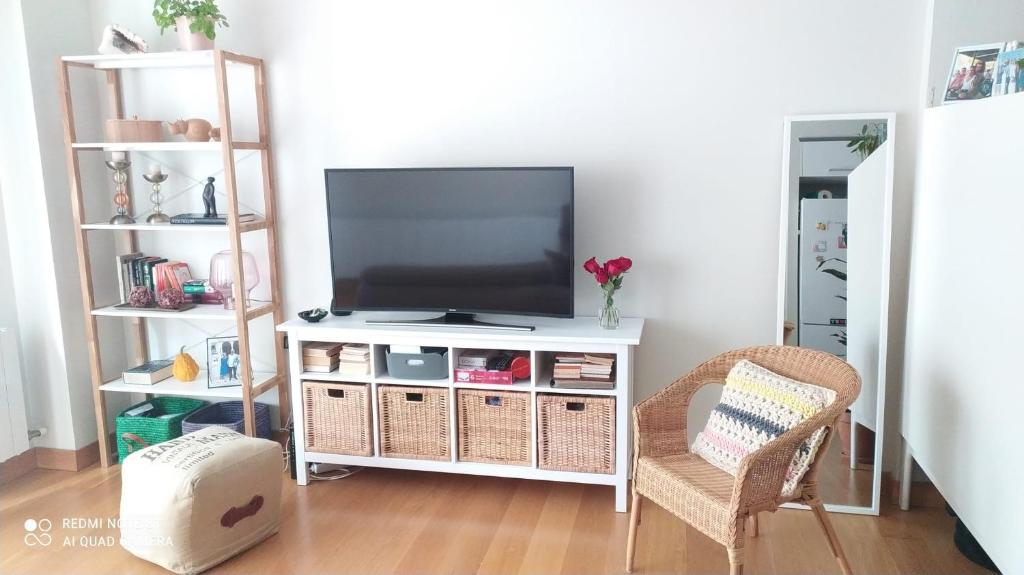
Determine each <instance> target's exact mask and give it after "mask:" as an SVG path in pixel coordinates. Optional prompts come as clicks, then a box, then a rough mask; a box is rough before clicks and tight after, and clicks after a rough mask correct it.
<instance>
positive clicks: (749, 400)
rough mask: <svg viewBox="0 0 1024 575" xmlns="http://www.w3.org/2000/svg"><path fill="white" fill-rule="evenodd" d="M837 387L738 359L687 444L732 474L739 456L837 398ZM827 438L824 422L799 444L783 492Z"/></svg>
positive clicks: (788, 491)
mask: <svg viewBox="0 0 1024 575" xmlns="http://www.w3.org/2000/svg"><path fill="white" fill-rule="evenodd" d="M835 399H836V392H835V391H833V390H831V389H828V388H825V387H820V386H817V385H811V384H809V383H801V382H799V381H794V380H792V379H789V378H787V377H783V376H781V375H779V374H777V373H773V372H771V371H769V370H767V369H765V368H763V367H761V366H759V365H757V364H755V363H753V362H751V361H748V360H745V359H744V360H740V361H739V362H738V363H737V364H736V365H735V366H734V367H733V368H732V369H731V370H730V371H729V375H728V376H727V377H726V379H725V389H724V390H723V391H722V399H721V401H720V402H719V403H718V405H717V406H715V409H714V410H713V411H712V412H711V417H710V418H709V419H708V424H707V426H705V427H704V431H702V432H700V433H698V434H697V439H696V440H695V441H694V442H693V447H692V449H691V450H690V451H691V452H692V453H695V454H697V455H699V456H701V457H703V458H704V459H705V460H706V461H707V462H708V463H710V464H712V465H714V466H715V467H717V468H719V469H721V470H722V471H725V472H726V473H729V474H731V475H734V476H735V475H736V471H737V470H738V469H739V466H740V461H741V460H742V459H743V458H744V457H745V456H746V455H747V454H748V453H751V452H753V451H756V450H758V449H760V448H761V447H763V446H764V445H765V444H767V443H768V442H770V441H772V440H773V439H775V438H776V437H778V436H780V435H782V434H783V433H785V432H787V431H789V430H790V429H792V428H794V427H796V426H797V425H799V424H800V423H802V422H803V421H804V420H806V419H808V418H810V417H812V416H813V415H814V414H816V413H818V412H819V411H821V410H822V409H824V408H825V407H827V406H828V405H829V404H830V403H832V402H833V401H835ZM824 439H825V428H821V429H819V430H817V431H815V432H814V434H813V435H811V437H810V438H808V439H807V440H806V441H804V443H803V444H802V445H800V447H799V448H798V449H797V451H796V454H795V455H794V456H793V462H792V463H791V464H790V466H789V471H787V473H786V480H785V482H784V483H783V486H782V495H784V496H789V495H792V494H793V492H794V491H796V487H797V485H798V484H799V482H800V479H802V478H803V476H804V474H805V473H807V469H808V468H809V467H810V465H811V462H812V461H814V454H815V453H816V452H817V451H818V447H819V446H820V445H821V442H822V441H824Z"/></svg>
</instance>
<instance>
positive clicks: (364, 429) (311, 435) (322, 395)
mask: <svg viewBox="0 0 1024 575" xmlns="http://www.w3.org/2000/svg"><path fill="white" fill-rule="evenodd" d="M302 396H303V397H302V400H303V403H304V408H305V411H306V449H307V450H309V451H314V452H320V453H337V454H341V455H367V456H369V455H373V440H372V439H371V438H372V436H373V434H372V433H371V427H370V390H369V388H368V387H367V386H366V385H365V384H356V383H327V382H322V381H306V382H303V384H302Z"/></svg>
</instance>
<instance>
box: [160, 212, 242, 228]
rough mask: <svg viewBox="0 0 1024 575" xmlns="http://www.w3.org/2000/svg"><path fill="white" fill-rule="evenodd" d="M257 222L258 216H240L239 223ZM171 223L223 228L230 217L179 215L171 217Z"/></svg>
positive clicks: (225, 215)
mask: <svg viewBox="0 0 1024 575" xmlns="http://www.w3.org/2000/svg"><path fill="white" fill-rule="evenodd" d="M255 220H256V214H238V222H239V223H242V224H244V223H247V222H252V221H255ZM171 223H172V224H205V225H211V226H223V225H227V223H228V216H227V214H224V215H223V216H221V215H217V216H210V217H206V216H204V215H203V214H178V215H176V216H171Z"/></svg>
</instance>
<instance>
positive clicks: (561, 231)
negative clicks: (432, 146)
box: [325, 167, 574, 328]
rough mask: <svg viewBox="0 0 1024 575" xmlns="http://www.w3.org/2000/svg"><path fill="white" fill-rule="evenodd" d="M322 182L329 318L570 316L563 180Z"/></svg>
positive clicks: (481, 173)
mask: <svg viewBox="0 0 1024 575" xmlns="http://www.w3.org/2000/svg"><path fill="white" fill-rule="evenodd" d="M325 172H326V173H325V178H326V187H327V212H328V218H329V230H330V241H331V273H332V279H333V286H332V290H333V301H332V303H331V311H332V312H334V313H335V314H343V313H346V312H352V311H436V312H442V313H443V314H444V315H443V316H441V317H438V318H432V319H430V320H422V321H421V322H407V321H400V322H395V321H390V322H388V323H401V324H408V323H443V324H448V325H472V326H474V327H503V328H509V327H524V328H529V326H494V325H493V324H483V323H482V322H476V321H475V319H474V318H473V314H475V313H499V314H518V315H533V316H550V317H571V316H572V315H573V271H574V270H573V169H572V168H569V167H555V168H547V167H545V168H423V169H421V168H416V169H332V170H326V171H325ZM371 323H373V322H372V321H371Z"/></svg>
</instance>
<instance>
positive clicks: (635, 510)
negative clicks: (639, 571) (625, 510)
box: [626, 491, 641, 573]
mask: <svg viewBox="0 0 1024 575" xmlns="http://www.w3.org/2000/svg"><path fill="white" fill-rule="evenodd" d="M640 500H641V497H640V494H639V493H637V492H636V491H634V492H633V504H632V505H631V506H630V510H629V535H628V536H627V538H626V573H632V572H633V555H635V554H636V527H637V525H638V524H639V523H640Z"/></svg>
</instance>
